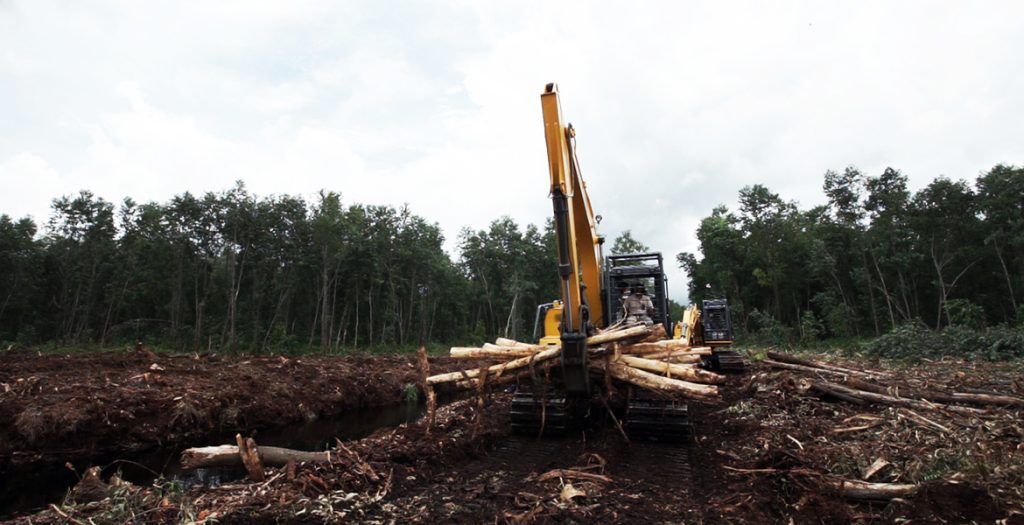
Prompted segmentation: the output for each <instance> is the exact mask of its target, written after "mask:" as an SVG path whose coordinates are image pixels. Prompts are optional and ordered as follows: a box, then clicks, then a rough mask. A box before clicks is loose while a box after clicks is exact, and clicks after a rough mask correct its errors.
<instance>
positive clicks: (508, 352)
mask: <svg viewBox="0 0 1024 525" xmlns="http://www.w3.org/2000/svg"><path fill="white" fill-rule="evenodd" d="M484 346H485V348H478V347H475V346H473V347H457V346H456V347H452V349H451V351H450V352H449V355H450V356H451V357H454V358H455V359H512V358H516V357H527V356H531V355H533V354H536V353H537V352H540V351H542V350H543V349H545V348H551V347H550V346H540V345H538V346H540V348H538V349H534V348H536V347H531V348H529V349H527V348H513V347H507V346H500V347H499V346H496V345H490V346H488V345H484Z"/></svg>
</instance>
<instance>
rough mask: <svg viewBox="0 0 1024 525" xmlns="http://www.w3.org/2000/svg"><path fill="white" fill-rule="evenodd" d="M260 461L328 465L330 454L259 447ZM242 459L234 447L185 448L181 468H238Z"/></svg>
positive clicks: (236, 447)
mask: <svg viewBox="0 0 1024 525" xmlns="http://www.w3.org/2000/svg"><path fill="white" fill-rule="evenodd" d="M258 454H259V457H260V461H261V462H262V463H263V464H264V465H266V466H268V467H283V466H285V465H287V464H288V461H289V460H291V461H295V462H296V463H302V462H304V461H305V462H309V463H329V462H330V461H331V453H330V452H305V451H302V450H292V449H289V448H280V447H259V448H258ZM240 466H242V458H241V456H239V454H238V446H236V445H217V446H213V447H195V448H187V449H185V450H184V451H183V452H182V453H181V468H183V469H185V470H195V469H197V468H212V467H240Z"/></svg>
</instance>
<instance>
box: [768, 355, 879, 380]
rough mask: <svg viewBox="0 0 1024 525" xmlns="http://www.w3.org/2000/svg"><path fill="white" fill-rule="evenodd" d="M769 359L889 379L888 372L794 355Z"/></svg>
mask: <svg viewBox="0 0 1024 525" xmlns="http://www.w3.org/2000/svg"><path fill="white" fill-rule="evenodd" d="M768 357H770V358H772V359H774V360H776V361H781V362H783V363H790V364H793V365H803V366H806V367H810V368H820V369H823V370H832V371H834V372H844V373H846V374H850V375H855V376H868V377H871V376H874V377H889V373H888V372H876V371H874V370H854V369H852V368H846V367H842V366H836V365H830V364H827V363H821V362H818V361H811V360H808V359H801V358H799V357H797V356H795V355H792V354H785V353H781V352H768Z"/></svg>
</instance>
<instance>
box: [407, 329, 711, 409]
mask: <svg viewBox="0 0 1024 525" xmlns="http://www.w3.org/2000/svg"><path fill="white" fill-rule="evenodd" d="M663 337H664V329H663V328H662V327H661V325H655V326H654V327H653V328H651V327H648V326H642V325H641V326H632V327H625V328H619V329H614V330H608V331H604V332H601V333H598V334H596V335H593V336H591V337H589V338H588V339H587V346H588V352H589V362H590V368H591V370H592V371H593V372H596V373H599V374H608V375H610V376H611V377H612V378H614V379H617V380H620V381H624V382H626V383H630V384H633V385H635V386H638V387H641V388H645V389H649V390H655V391H659V392H666V393H670V394H677V395H679V396H682V397H687V398H691V399H710V398H716V397H717V396H718V387H717V386H715V385H716V384H719V383H721V382H723V381H724V380H725V376H722V375H720V374H716V373H714V372H709V371H707V370H703V369H701V368H699V367H698V365H699V364H700V362H701V357H702V356H706V355H709V354H710V353H711V349H710V348H709V347H691V346H688V345H687V344H686V343H685V342H683V341H680V340H676V339H667V340H659V339H661V338H663ZM561 352H562V350H561V347H559V346H557V345H554V346H552V345H531V344H527V343H522V342H518V341H514V340H511V339H504V338H498V339H497V340H496V341H495V342H494V344H485V345H483V346H481V347H470V348H466V347H453V348H452V349H451V356H452V357H455V358H464V359H493V360H494V361H498V363H497V364H494V365H491V366H489V367H486V368H472V369H466V370H462V371H458V372H449V373H445V374H437V375H432V376H429V377H428V378H427V387H428V388H433V387H434V386H437V385H451V386H453V387H454V388H456V389H472V388H476V387H477V386H478V384H479V379H480V377H481V375H482V374H481V373H482V371H483V370H486V374H483V375H484V376H486V382H487V384H501V383H507V382H510V381H515V380H516V379H519V378H524V377H529V376H531V375H533V374H535V373H537V372H538V371H539V370H540V371H543V370H544V369H547V368H549V367H551V366H554V365H557V364H558V363H559V359H560V358H561Z"/></svg>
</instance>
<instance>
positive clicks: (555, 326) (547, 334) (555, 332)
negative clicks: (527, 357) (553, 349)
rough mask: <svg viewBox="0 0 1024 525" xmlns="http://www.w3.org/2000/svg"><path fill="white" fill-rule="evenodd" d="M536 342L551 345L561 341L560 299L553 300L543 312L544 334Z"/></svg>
mask: <svg viewBox="0 0 1024 525" xmlns="http://www.w3.org/2000/svg"><path fill="white" fill-rule="evenodd" d="M538 343H539V344H542V345H551V346H557V345H559V344H561V343H562V301H554V302H553V303H552V305H551V308H549V309H548V311H547V312H545V313H544V336H543V337H541V338H540V341H538Z"/></svg>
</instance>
